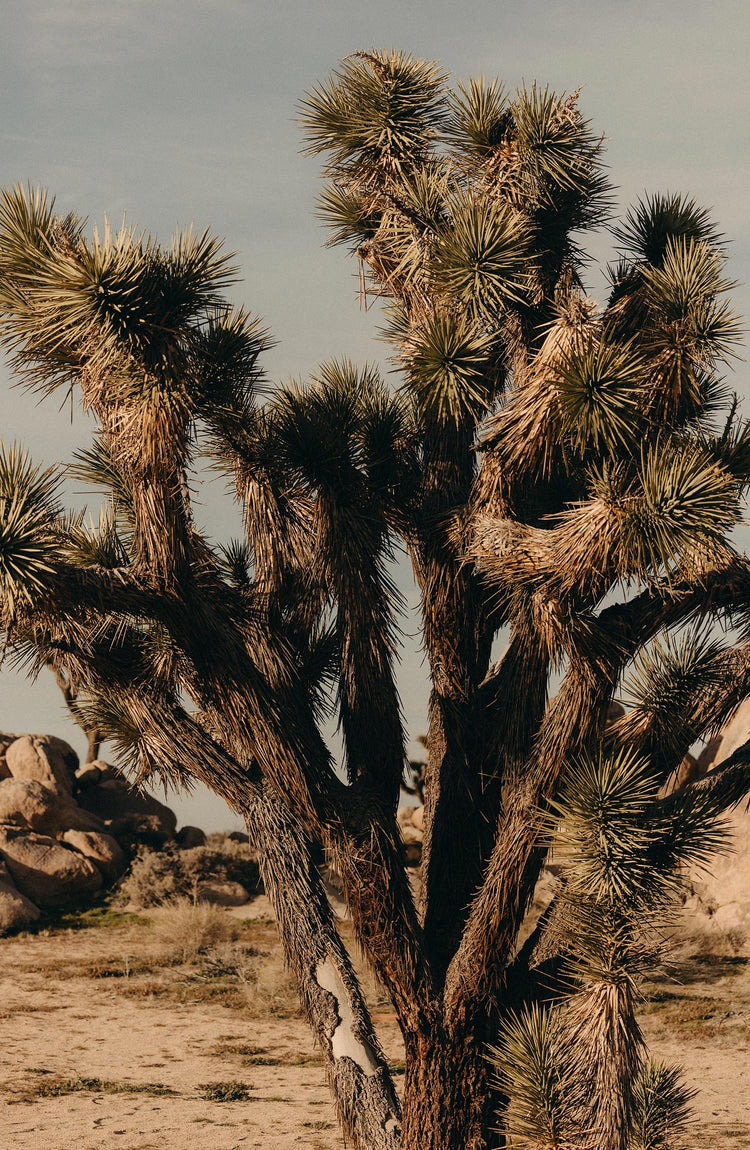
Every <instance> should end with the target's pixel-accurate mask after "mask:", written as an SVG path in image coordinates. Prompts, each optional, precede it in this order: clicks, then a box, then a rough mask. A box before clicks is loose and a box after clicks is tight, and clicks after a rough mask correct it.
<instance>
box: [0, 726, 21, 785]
mask: <svg viewBox="0 0 750 1150" xmlns="http://www.w3.org/2000/svg"><path fill="white" fill-rule="evenodd" d="M17 738H18V735H3V734H0V779H9V778H10V771H9V770H8V764H7V763H6V761H5V752H6V751H7V750H8V747H9V746H10V744H11V743H15V741H16V739H17Z"/></svg>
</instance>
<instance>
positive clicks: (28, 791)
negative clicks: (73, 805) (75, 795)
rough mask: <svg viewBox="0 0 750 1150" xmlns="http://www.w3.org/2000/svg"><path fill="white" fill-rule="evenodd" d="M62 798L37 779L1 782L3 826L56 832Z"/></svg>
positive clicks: (5, 780)
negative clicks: (58, 809)
mask: <svg viewBox="0 0 750 1150" xmlns="http://www.w3.org/2000/svg"><path fill="white" fill-rule="evenodd" d="M59 802H60V796H59V795H57V794H55V792H54V791H51V790H50V789H49V787H45V786H44V784H43V783H38V782H37V781H36V779H14V778H13V776H12V775H11V776H10V777H9V778H7V779H2V780H0V825H2V826H12V827H25V828H26V829H27V830H32V831H52V832H54V831H56V830H57V828H58V822H57V808H58V806H59Z"/></svg>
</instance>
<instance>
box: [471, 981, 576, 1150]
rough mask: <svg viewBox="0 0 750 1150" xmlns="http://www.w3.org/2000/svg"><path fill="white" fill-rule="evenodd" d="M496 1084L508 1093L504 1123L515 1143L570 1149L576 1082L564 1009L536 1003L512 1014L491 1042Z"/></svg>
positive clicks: (542, 1148) (553, 1149) (551, 1149)
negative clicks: (493, 1043)
mask: <svg viewBox="0 0 750 1150" xmlns="http://www.w3.org/2000/svg"><path fill="white" fill-rule="evenodd" d="M489 1058H490V1061H491V1063H492V1065H493V1067H494V1068H495V1071H496V1072H497V1085H498V1087H499V1089H500V1090H501V1091H502V1092H503V1093H504V1094H505V1095H507V1097H508V1099H509V1101H508V1107H507V1110H506V1111H505V1113H504V1114H502V1116H501V1117H502V1128H503V1132H504V1133H505V1134H509V1135H510V1136H511V1137H512V1139H513V1145H514V1146H515V1145H519V1146H523V1147H529V1148H532V1147H533V1148H538V1150H572V1147H573V1145H574V1137H575V1135H576V1134H578V1131H577V1129H576V1127H575V1124H574V1117H573V1116H574V1112H575V1106H576V1102H577V1101H578V1098H577V1088H576V1087H577V1084H576V1081H575V1077H574V1075H573V1074H572V1073H571V1069H570V1065H569V1059H568V1052H567V1051H566V1048H565V1041H564V1035H563V1031H562V1027H561V1020H560V1012H559V1010H557V1009H556V1008H554V1007H546V1008H545V1007H542V1006H540V1005H538V1004H537V1003H534V1004H533V1005H532V1006H527V1007H524V1008H523V1009H522V1010H521V1011H519V1012H518V1013H512V1012H511V1013H509V1014H508V1015H506V1017H505V1019H504V1020H503V1027H502V1031H501V1035H500V1040H499V1043H498V1045H497V1047H490V1051H489Z"/></svg>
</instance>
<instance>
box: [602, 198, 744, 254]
mask: <svg viewBox="0 0 750 1150" xmlns="http://www.w3.org/2000/svg"><path fill="white" fill-rule="evenodd" d="M612 233H613V235H614V237H615V239H616V241H617V243H618V245H619V247H620V250H621V252H622V253H623V255H624V256H627V257H628V258H629V259H632V260H636V261H645V262H646V263H649V264H652V265H653V266H654V267H658V266H660V264H661V263H662V260H663V259H664V257H665V255H666V254H667V252H668V250H669V247H670V244H674V242H675V241H678V240H684V241H687V242H690V241H697V242H701V241H704V242H706V243H708V244H711V245H716V244H717V243H718V242H719V240H720V238H721V236H720V234H719V232H718V231H717V230H716V228H715V226H714V224H713V222H712V220H711V216H710V213H709V212H708V211H707V209H706V208H701V207H699V205H698V204H696V202H695V200H693V199H690V198H689V197H688V196H682V195H679V194H675V193H669V192H668V193H666V194H658V193H657V194H656V195H653V196H646V197H645V199H642V200H639V201H638V203H637V204H636V206H635V207H634V208H632V209H631V210H630V212H629V213H628V215H627V217H626V219H625V222H624V223H623V224H621V225H620V226H619V227H616V228H613V229H612Z"/></svg>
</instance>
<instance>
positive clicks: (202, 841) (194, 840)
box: [177, 826, 206, 851]
mask: <svg viewBox="0 0 750 1150" xmlns="http://www.w3.org/2000/svg"><path fill="white" fill-rule="evenodd" d="M177 845H178V847H179V848H180V850H183V851H191V850H192V849H193V847H204V846H205V845H206V835H205V833H204V832H203V831H202V830H201V829H200V827H190V826H187V827H180V829H179V830H178V832H177Z"/></svg>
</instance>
